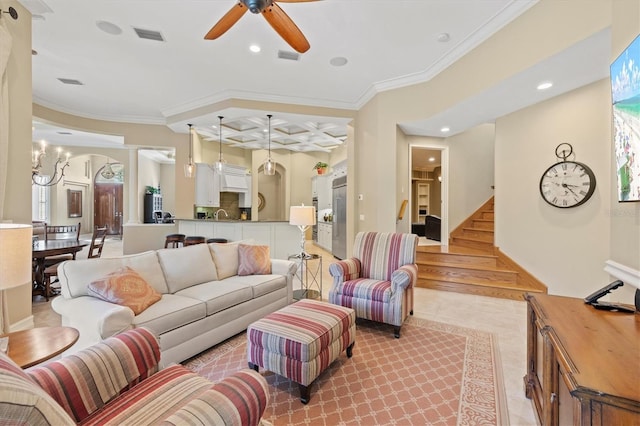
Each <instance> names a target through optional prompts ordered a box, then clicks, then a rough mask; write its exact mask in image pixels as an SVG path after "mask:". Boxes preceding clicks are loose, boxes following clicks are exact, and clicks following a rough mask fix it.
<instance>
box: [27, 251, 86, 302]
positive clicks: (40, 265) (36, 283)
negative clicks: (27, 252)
mask: <svg viewBox="0 0 640 426" xmlns="http://www.w3.org/2000/svg"><path fill="white" fill-rule="evenodd" d="M88 245H89V243H88V242H86V241H79V240H38V241H34V242H33V247H32V249H31V253H32V257H33V260H34V262H35V270H34V277H33V292H32V295H33V296H37V295H41V296H45V293H46V287H45V284H44V270H45V268H46V266H45V260H46V259H47V257H52V256H60V255H65V254H71V255H73V257H74V258H75V254H76V253H78V252H79V251H81V250H82V248H83V247H86V246H88ZM47 296H51V295H47Z"/></svg>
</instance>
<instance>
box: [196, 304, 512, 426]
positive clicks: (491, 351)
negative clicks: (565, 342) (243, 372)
mask: <svg viewBox="0 0 640 426" xmlns="http://www.w3.org/2000/svg"><path fill="white" fill-rule="evenodd" d="M356 327H357V331H356V344H355V347H354V349H353V357H352V358H347V356H346V354H344V353H343V354H342V355H341V356H340V357H339V358H338V359H337V360H336V361H334V362H333V364H331V365H330V366H329V368H328V369H327V370H325V371H324V372H323V373H322V374H321V375H320V376H319V377H318V378H317V379H316V381H315V382H314V383H313V384H312V385H311V400H310V401H309V403H308V404H307V405H303V404H302V403H301V402H300V394H299V391H298V385H297V384H296V383H294V382H291V381H290V380H288V379H286V378H284V377H281V376H278V375H276V374H273V373H271V372H269V371H265V370H262V369H261V370H260V372H261V374H262V375H263V376H264V377H265V378H266V379H267V381H268V383H269V388H270V399H269V405H268V407H267V409H266V411H265V414H264V419H265V420H267V421H268V422H271V423H272V424H273V425H275V426H279V425H461V426H464V425H504V424H508V422H509V416H508V413H507V410H506V399H505V398H504V382H503V380H502V374H501V371H502V369H501V366H500V365H499V356H498V350H497V343H496V339H495V337H494V336H493V335H492V334H490V333H485V332H482V331H478V330H473V329H468V328H462V327H458V326H453V325H448V324H443V323H438V322H433V321H428V320H423V319H418V318H414V317H410V318H408V320H407V321H406V322H405V324H404V325H403V326H402V336H401V337H400V339H395V338H394V337H393V330H392V327H391V326H389V325H385V324H379V323H375V322H371V321H365V320H358V322H357V325H356ZM246 347H247V345H246V333H241V334H239V335H237V336H234V337H233V338H231V339H229V340H227V341H225V342H223V343H221V344H220V345H217V346H215V347H213V348H211V349H209V350H208V351H205V352H203V353H202V354H200V355H198V356H197V357H195V358H192V359H190V360H188V361H186V362H185V363H184V365H185V366H186V367H187V368H189V369H191V370H193V371H195V372H196V373H198V374H200V375H202V376H204V377H207V378H209V379H210V380H212V381H214V382H217V381H219V380H220V379H222V378H223V377H226V376H228V375H229V374H231V373H232V372H234V371H237V370H239V369H242V368H247V355H246Z"/></svg>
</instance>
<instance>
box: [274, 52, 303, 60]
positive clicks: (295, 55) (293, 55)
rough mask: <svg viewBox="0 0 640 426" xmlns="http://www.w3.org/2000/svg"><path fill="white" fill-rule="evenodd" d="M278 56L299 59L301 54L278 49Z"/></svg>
mask: <svg viewBox="0 0 640 426" xmlns="http://www.w3.org/2000/svg"><path fill="white" fill-rule="evenodd" d="M278 58H280V59H288V60H290V61H297V60H299V59H300V54H299V53H296V52H290V51H286V50H278Z"/></svg>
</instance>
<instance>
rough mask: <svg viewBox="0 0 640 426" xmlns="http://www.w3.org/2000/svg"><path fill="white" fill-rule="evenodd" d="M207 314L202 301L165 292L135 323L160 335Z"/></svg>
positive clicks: (136, 317) (134, 320)
mask: <svg viewBox="0 0 640 426" xmlns="http://www.w3.org/2000/svg"><path fill="white" fill-rule="evenodd" d="M172 250H179V249H172ZM205 316H206V306H205V304H204V303H203V302H202V301H200V300H197V299H194V298H191V297H184V296H178V295H175V294H163V295H162V299H160V301H158V302H157V303H154V304H153V305H151V306H149V308H147V309H146V310H145V311H144V312H142V313H141V314H140V315H136V316H135V317H134V318H133V324H134V325H135V326H136V327H146V328H148V329H150V330H151V331H153V332H154V333H156V335H158V336H159V335H161V334H162V333H166V332H167V331H171V330H173V329H176V328H179V327H182V326H183V325H186V324H190V323H192V322H194V321H198V320H200V319H202V318H204V317H205Z"/></svg>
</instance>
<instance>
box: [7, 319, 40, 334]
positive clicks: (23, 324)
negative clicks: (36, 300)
mask: <svg viewBox="0 0 640 426" xmlns="http://www.w3.org/2000/svg"><path fill="white" fill-rule="evenodd" d="M33 327H35V322H34V320H33V315H29V316H28V317H26V318H24V319H21V320H20V321H18V322H16V323H13V324H11V325H10V326H9V332H10V333H13V332H14V331H22V330H29V329H30V328H33Z"/></svg>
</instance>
